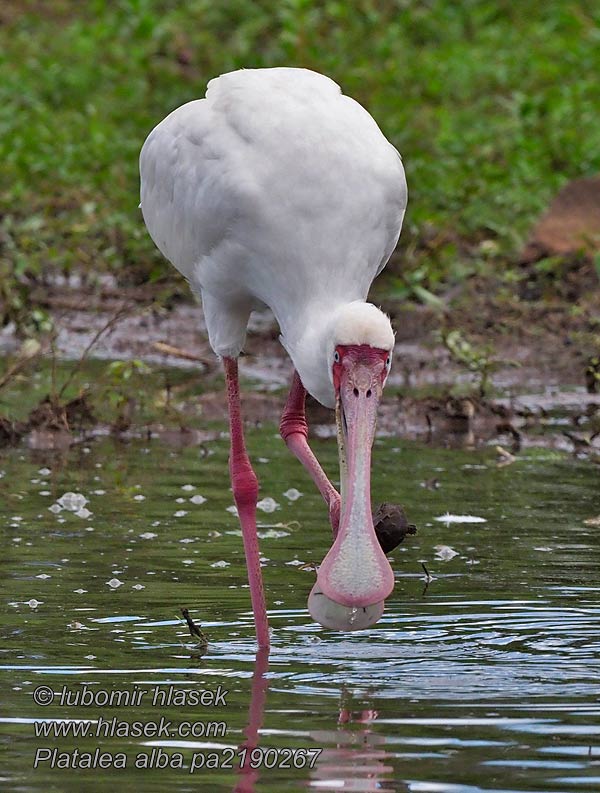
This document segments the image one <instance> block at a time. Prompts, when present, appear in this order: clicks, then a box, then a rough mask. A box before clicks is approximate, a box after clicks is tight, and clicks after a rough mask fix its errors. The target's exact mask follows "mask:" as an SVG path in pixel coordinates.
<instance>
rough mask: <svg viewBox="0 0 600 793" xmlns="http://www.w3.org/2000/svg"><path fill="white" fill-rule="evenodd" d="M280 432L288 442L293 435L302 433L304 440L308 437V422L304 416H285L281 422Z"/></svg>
mask: <svg viewBox="0 0 600 793" xmlns="http://www.w3.org/2000/svg"><path fill="white" fill-rule="evenodd" d="M279 434H280V435H281V437H282V438H283V440H284V441H285V442H286V443H288V442H289V440H290V439H291V437H292V436H293V435H301V436H302V438H304V440H307V439H308V424H307V423H306V419H305V418H304V416H294V415H287V416H283V418H282V419H281V421H280V423H279Z"/></svg>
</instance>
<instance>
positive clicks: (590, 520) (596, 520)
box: [583, 515, 600, 527]
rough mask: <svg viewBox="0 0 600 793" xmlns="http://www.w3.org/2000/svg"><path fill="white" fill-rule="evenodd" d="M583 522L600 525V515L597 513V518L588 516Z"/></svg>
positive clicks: (589, 524)
mask: <svg viewBox="0 0 600 793" xmlns="http://www.w3.org/2000/svg"><path fill="white" fill-rule="evenodd" d="M583 522H584V524H585V525H586V526H598V527H600V515H597V516H596V517H595V518H586V519H585V520H584V521H583Z"/></svg>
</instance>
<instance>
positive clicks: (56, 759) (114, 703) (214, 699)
mask: <svg viewBox="0 0 600 793" xmlns="http://www.w3.org/2000/svg"><path fill="white" fill-rule="evenodd" d="M228 693H229V692H228V691H227V690H226V689H223V688H222V687H221V686H217V688H216V689H215V690H210V689H177V688H175V687H173V686H153V687H151V688H148V689H142V688H139V687H137V686H134V687H133V688H131V689H124V690H111V691H108V690H105V689H96V688H89V687H88V686H85V685H83V686H81V687H78V688H76V689H75V688H74V689H69V688H67V687H66V686H63V687H62V689H60V690H59V691H56V692H55V691H54V690H53V689H52V688H50V686H38V687H37V688H36V689H35V690H34V692H33V700H34V702H35V703H36V704H37V705H40V706H42V707H47V706H48V705H52V704H56V705H61V706H67V707H75V706H76V707H80V708H81V707H83V708H88V707H119V706H122V707H128V708H132V707H139V706H140V705H142V704H144V705H147V706H150V707H167V706H170V705H173V706H176V707H177V706H179V707H183V706H191V707H213V708H214V707H218V706H226V705H227V695H228ZM34 730H35V737H36V738H42V739H44V738H47V739H50V740H51V741H52V742H54V741H55V740H56V739H57V738H88V739H100V740H104V739H106V738H173V737H176V738H204V737H212V738H223V737H225V735H226V734H227V723H226V722H225V721H213V720H206V721H201V720H194V721H181V722H179V723H174V722H173V721H171V720H169V719H166V718H165V717H164V716H161V717H160V718H159V719H158V720H156V721H141V720H139V721H138V720H134V721H128V720H126V719H120V718H118V717H116V716H113V717H111V718H106V717H104V716H99V717H98V718H73V719H65V718H58V719H52V718H48V719H40V720H36V721H34ZM321 752H322V749H317V748H311V749H291V748H283V749H279V748H278V749H275V748H262V747H248V746H241V747H239V748H237V749H233V748H232V747H231V746H223V748H222V749H220V750H216V751H202V752H194V753H193V754H192V755H191V757H189V759H186V758H185V757H184V755H183V753H181V752H167V751H165V750H164V749H162V748H160V747H154V748H152V749H151V750H147V751H141V752H136V754H135V756H134V757H128V755H127V754H126V753H125V752H107V751H105V750H103V749H101V748H100V747H99V746H96V747H94V748H93V749H91V750H89V751H82V750H81V749H79V748H77V749H71V750H68V751H64V750H61V749H60V748H58V747H56V746H53V747H48V746H40V747H38V748H37V749H36V751H35V758H34V762H33V767H34V768H62V769H65V768H67V769H68V768H74V769H75V768H77V769H92V768H127V767H128V766H130V767H131V766H132V767H134V768H140V769H144V768H145V769H148V768H158V769H161V768H171V769H188V770H189V773H194V772H195V771H198V770H199V769H201V768H206V769H227V768H230V769H235V768H261V767H262V768H313V766H314V764H315V762H316V760H317V758H318V756H319V755H320V754H321Z"/></svg>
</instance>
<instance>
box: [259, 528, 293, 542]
mask: <svg viewBox="0 0 600 793" xmlns="http://www.w3.org/2000/svg"><path fill="white" fill-rule="evenodd" d="M257 534H258V537H259V539H261V540H278V539H279V538H280V537H289V535H290V533H289V531H277V529H267V530H266V531H259V532H257Z"/></svg>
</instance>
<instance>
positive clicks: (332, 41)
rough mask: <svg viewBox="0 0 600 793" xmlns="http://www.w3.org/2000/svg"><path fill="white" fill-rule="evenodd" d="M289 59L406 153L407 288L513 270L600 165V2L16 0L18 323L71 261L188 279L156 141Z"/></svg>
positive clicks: (11, 135)
mask: <svg viewBox="0 0 600 793" xmlns="http://www.w3.org/2000/svg"><path fill="white" fill-rule="evenodd" d="M278 65H293V66H304V67H308V68H311V69H315V70H317V71H321V72H324V73H326V74H328V75H329V76H331V77H332V78H333V79H335V80H336V81H337V82H339V84H340V85H341V86H342V88H343V90H344V92H345V93H347V94H349V95H351V96H353V97H355V98H356V99H357V100H359V101H360V102H361V103H362V104H363V105H364V106H365V107H366V108H367V109H368V110H369V111H370V112H371V113H372V114H373V115H374V116H375V118H376V119H377V121H378V123H379V125H380V126H381V128H382V129H383V131H384V133H385V134H386V135H387V136H388V138H389V139H390V140H391V141H392V142H393V143H394V145H395V146H396V147H397V148H398V150H399V151H400V152H401V153H402V156H403V159H404V163H405V167H406V171H407V178H408V183H409V194H410V200H409V212H408V215H407V221H406V226H405V232H404V234H403V239H402V250H401V252H400V253H401V255H399V256H397V257H396V259H395V264H394V265H393V267H392V269H391V274H390V276H388V281H387V284H388V288H389V289H390V291H394V290H395V293H396V294H402V291H403V290H404V292H406V295H407V296H408V297H415V296H416V297H417V298H423V297H425V298H427V297H428V296H432V297H433V296H434V295H435V293H436V292H439V291H440V290H442V289H445V288H447V287H448V285H451V284H452V283H454V282H457V281H458V280H460V279H463V278H464V277H465V276H466V275H471V274H477V273H478V272H481V271H485V270H486V268H487V269H489V268H494V269H496V271H502V272H503V273H506V277H507V278H510V277H511V264H510V262H511V257H514V254H515V252H516V251H517V250H518V249H519V248H520V246H521V245H522V243H523V241H524V238H525V236H526V232H527V230H528V228H529V227H530V226H531V224H532V222H533V220H534V219H535V218H536V216H537V215H538V214H539V212H540V211H541V210H542V208H543V207H545V206H546V205H547V203H548V201H549V199H550V198H551V196H552V195H553V194H554V193H555V191H556V190H557V188H558V187H559V186H561V185H562V184H563V183H564V182H565V181H567V180H569V179H571V178H574V177H577V176H581V175H590V174H593V173H597V172H599V171H600V123H599V110H600V79H599V75H600V5H598V3H596V2H593V1H592V0H590V2H583V1H579V2H575V1H573V0H548V2H545V3H540V2H538V1H537V0H522V1H521V2H518V3H514V2H512V0H461V2H456V0H357V1H356V2H351V3H349V2H338V1H336V0H326V1H325V2H318V1H317V0H278V2H277V3H272V2H270V0H222V1H221V2H219V1H217V2H215V0H188V1H187V2H185V3H175V2H167V1H166V0H113V2H104V1H101V0H90V1H89V2H83V3H82V2H75V0H53V2H41V1H39V2H37V1H36V0H14V1H13V0H3V3H2V6H1V7H0V130H1V134H0V159H1V162H2V167H1V172H0V173H1V175H0V282H1V286H0V303H1V305H2V309H1V311H2V313H3V315H4V317H3V318H4V321H5V322H6V321H7V320H9V319H15V318H16V319H17V320H18V321H21V322H23V321H24V319H23V317H24V313H25V314H26V316H27V322H29V323H32V322H33V324H35V322H36V320H35V317H33V315H32V307H31V304H30V303H31V294H32V284H33V285H35V284H38V285H39V284H42V285H43V283H44V279H47V278H48V277H49V276H50V275H52V276H53V277H55V276H56V273H63V274H66V275H68V274H69V273H71V272H73V271H77V272H79V273H80V275H81V277H82V279H83V282H84V284H85V283H88V284H90V285H93V284H94V283H95V282H96V281H97V279H98V277H99V275H101V274H102V273H105V272H112V273H114V275H115V276H116V278H117V279H118V282H119V283H121V284H132V283H142V282H144V281H147V280H148V279H150V280H154V281H156V280H161V279H163V278H165V277H168V278H174V277H175V276H174V274H173V273H172V272H171V270H170V268H169V266H168V264H167V263H166V262H164V261H163V260H162V258H161V257H160V255H159V254H158V253H157V252H156V250H155V249H154V245H153V244H152V242H151V240H150V239H149V237H148V236H147V234H146V231H145V229H144V226H143V222H142V219H141V215H140V213H139V210H138V200H139V199H138V172H137V168H138V166H137V160H138V153H139V150H140V147H141V144H142V143H143V141H144V139H145V137H146V135H147V134H148V132H149V131H150V130H151V129H152V127H153V126H154V125H155V124H156V123H157V122H158V121H159V120H160V119H162V118H163V117H164V116H165V115H166V114H167V113H168V112H169V111H170V110H172V109H173V108H175V107H177V106H178V105H180V104H182V103H183V102H186V101H188V100H190V99H192V98H196V97H199V96H202V95H203V94H204V90H205V86H206V83H207V81H208V80H209V79H210V78H212V77H214V76H216V75H218V74H220V73H222V72H226V71H229V70H232V69H237V68H240V67H266V66H278ZM424 246H425V247H424ZM422 249H425V250H426V252H427V255H426V256H423V255H421V253H420V251H421V250H422ZM401 267H402V268H403V269H401Z"/></svg>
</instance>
